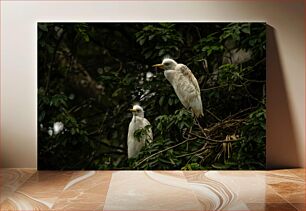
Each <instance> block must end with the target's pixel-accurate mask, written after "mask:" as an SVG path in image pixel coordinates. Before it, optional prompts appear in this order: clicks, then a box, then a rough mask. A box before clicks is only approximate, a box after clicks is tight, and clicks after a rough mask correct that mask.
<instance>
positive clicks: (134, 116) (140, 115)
mask: <svg viewBox="0 0 306 211" xmlns="http://www.w3.org/2000/svg"><path fill="white" fill-rule="evenodd" d="M136 117H142V118H144V114H143V113H140V114H137V115H133V119H136Z"/></svg>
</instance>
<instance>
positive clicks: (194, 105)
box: [162, 59, 203, 117]
mask: <svg viewBox="0 0 306 211" xmlns="http://www.w3.org/2000/svg"><path fill="white" fill-rule="evenodd" d="M162 66H163V68H164V69H165V71H164V75H165V77H166V78H167V80H168V81H169V82H170V83H171V85H172V86H173V88H174V91H175V93H176V95H177V96H178V98H179V99H180V101H181V103H182V104H183V105H184V107H185V108H187V109H191V110H192V112H193V113H194V114H195V115H196V116H197V117H199V116H203V107H202V100H201V92H200V87H199V84H198V81H197V79H196V78H195V77H194V75H193V74H192V72H191V70H190V69H189V68H188V67H187V66H186V65H184V64H177V63H176V62H175V61H174V60H173V59H164V60H163V62H162Z"/></svg>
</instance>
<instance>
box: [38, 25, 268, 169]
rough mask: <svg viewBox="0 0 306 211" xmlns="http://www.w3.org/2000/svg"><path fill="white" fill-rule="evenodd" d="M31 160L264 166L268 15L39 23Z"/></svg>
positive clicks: (90, 165) (44, 164) (43, 163)
mask: <svg viewBox="0 0 306 211" xmlns="http://www.w3.org/2000/svg"><path fill="white" fill-rule="evenodd" d="M37 46H38V87H37V94H38V111H37V112H38V115H37V133H38V140H37V141H38V152H37V154H38V169H40V170H44V169H48V170H81V169H97V170H109V169H115V170H125V169H128V170H147V169H148V170H149V169H151V170H210V169H215V170H227V169H251V170H252V169H265V157H266V153H265V152H266V150H265V143H266V25H265V23H253V22H252V23H247V22H242V23H240V22H237V23H205V22H194V23H193V22H160V23H157V22H156V23H154V22H147V23H142V22H134V23H127V22H124V23H116V22H112V23H98V22H89V23H79V22H76V23H67V22H66V23H61V22H39V23H37Z"/></svg>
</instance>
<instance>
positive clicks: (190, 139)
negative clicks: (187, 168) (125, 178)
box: [135, 137, 196, 167]
mask: <svg viewBox="0 0 306 211" xmlns="http://www.w3.org/2000/svg"><path fill="white" fill-rule="evenodd" d="M195 139H196V137H195V138H189V139H186V140H184V141H182V142H180V143H178V144H176V145H173V146H171V147H168V148H166V149H164V150H161V151H158V152H156V153H154V154H152V155H150V156H149V157H147V158H145V159H143V160H142V161H140V162H139V163H138V164H137V165H136V166H135V167H138V166H139V165H140V164H142V163H143V162H145V161H147V160H149V159H150V158H152V157H154V156H155V155H158V154H160V153H163V152H165V151H168V150H169V149H173V148H175V147H178V146H180V145H182V144H184V143H186V142H187V141H192V140H195Z"/></svg>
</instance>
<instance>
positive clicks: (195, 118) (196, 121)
mask: <svg viewBox="0 0 306 211" xmlns="http://www.w3.org/2000/svg"><path fill="white" fill-rule="evenodd" d="M194 120H195V124H196V125H198V126H199V128H200V130H201V132H202V133H203V135H204V136H205V138H207V135H206V133H205V130H204V129H203V128H202V126H201V124H200V122H199V120H198V118H197V117H196V116H194Z"/></svg>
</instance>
